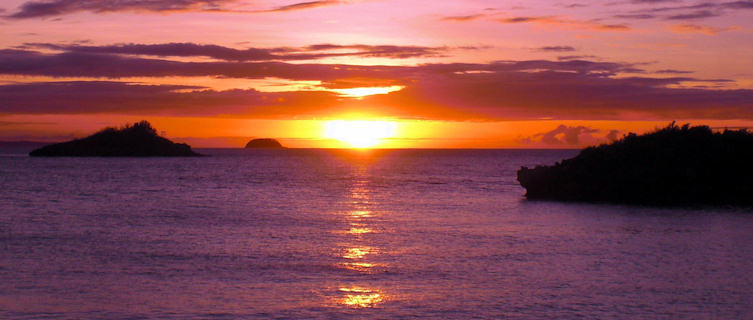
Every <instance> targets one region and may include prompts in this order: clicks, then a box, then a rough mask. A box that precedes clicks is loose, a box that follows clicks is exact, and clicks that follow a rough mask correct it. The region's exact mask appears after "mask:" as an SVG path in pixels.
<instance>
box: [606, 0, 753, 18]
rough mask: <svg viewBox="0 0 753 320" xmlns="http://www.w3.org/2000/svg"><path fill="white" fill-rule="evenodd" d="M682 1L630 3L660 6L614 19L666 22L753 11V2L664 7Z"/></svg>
mask: <svg viewBox="0 0 753 320" xmlns="http://www.w3.org/2000/svg"><path fill="white" fill-rule="evenodd" d="M673 2H678V3H682V1H662V0H654V1H652V0H636V1H632V3H636V4H646V5H653V4H658V5H661V6H659V7H648V8H643V9H639V10H633V11H630V12H625V13H619V14H616V15H614V17H616V18H622V19H654V18H657V19H658V18H661V19H666V20H698V19H706V18H712V17H718V16H723V15H727V14H729V13H731V12H736V11H739V10H746V9H748V10H749V9H753V1H751V0H745V1H728V2H723V1H715V2H712V1H705V2H699V3H696V4H690V5H686V4H678V5H674V6H667V5H664V4H665V3H673Z"/></svg>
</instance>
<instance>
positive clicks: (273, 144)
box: [246, 138, 285, 149]
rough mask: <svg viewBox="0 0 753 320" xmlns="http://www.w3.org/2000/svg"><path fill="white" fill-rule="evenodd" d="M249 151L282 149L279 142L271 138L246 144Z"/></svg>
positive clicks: (254, 140)
mask: <svg viewBox="0 0 753 320" xmlns="http://www.w3.org/2000/svg"><path fill="white" fill-rule="evenodd" d="M246 148H247V149H282V148H285V147H283V146H282V144H280V142H279V141H277V140H275V139H270V138H261V139H253V140H251V141H249V142H248V143H247V144H246Z"/></svg>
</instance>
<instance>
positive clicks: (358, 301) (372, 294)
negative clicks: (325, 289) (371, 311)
mask: <svg viewBox="0 0 753 320" xmlns="http://www.w3.org/2000/svg"><path fill="white" fill-rule="evenodd" d="M339 291H340V292H343V293H345V296H344V297H343V298H342V299H341V300H340V303H342V304H344V305H346V306H348V307H352V308H373V307H376V306H377V305H378V304H380V303H382V302H384V301H385V299H386V297H385V295H384V294H382V293H381V292H379V291H377V290H373V289H367V288H362V287H352V288H340V290H339Z"/></svg>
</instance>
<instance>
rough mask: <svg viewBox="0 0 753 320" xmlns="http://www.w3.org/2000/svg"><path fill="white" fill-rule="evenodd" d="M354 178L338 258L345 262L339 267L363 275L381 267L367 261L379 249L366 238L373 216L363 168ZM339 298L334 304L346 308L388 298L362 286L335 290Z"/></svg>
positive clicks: (346, 286) (364, 305)
mask: <svg viewBox="0 0 753 320" xmlns="http://www.w3.org/2000/svg"><path fill="white" fill-rule="evenodd" d="M355 174H356V176H357V177H356V178H354V182H353V185H352V187H351V190H350V193H351V194H350V199H349V201H350V203H349V205H350V206H351V207H353V209H352V210H350V211H348V212H346V213H344V218H345V219H346V221H347V222H348V224H349V226H350V228H349V229H347V230H346V231H345V232H343V233H342V234H344V235H345V236H346V239H344V240H345V243H344V247H343V248H342V249H341V258H342V259H343V260H345V261H343V262H342V266H343V267H344V268H345V269H347V270H351V271H355V272H358V273H360V274H362V275H368V274H370V273H372V272H373V269H374V268H375V267H384V266H383V265H379V264H377V263H375V262H373V260H371V259H370V258H372V257H374V256H375V255H378V254H379V253H380V249H379V248H378V247H376V246H374V245H373V244H370V243H369V240H368V237H367V236H368V235H369V234H372V233H374V232H375V231H374V228H372V227H371V226H370V220H371V219H372V218H374V216H375V213H374V212H372V211H371V210H369V208H370V206H371V205H373V203H371V199H370V196H369V193H370V192H371V190H370V189H369V188H368V183H369V181H368V177H367V175H366V168H365V167H364V166H361V167H358V168H357V169H356V172H355ZM337 292H338V297H337V298H335V303H337V304H340V305H343V306H346V307H348V308H374V307H377V306H378V305H380V304H382V303H384V302H385V301H387V300H388V296H387V295H386V294H385V293H384V292H383V291H382V290H381V289H379V288H373V287H370V286H368V285H366V284H364V283H358V285H353V284H347V285H342V286H340V287H339V288H338V289H337Z"/></svg>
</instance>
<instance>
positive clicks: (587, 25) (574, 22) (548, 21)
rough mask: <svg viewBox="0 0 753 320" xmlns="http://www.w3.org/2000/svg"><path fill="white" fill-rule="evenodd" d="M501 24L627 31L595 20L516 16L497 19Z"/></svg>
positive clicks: (625, 26) (618, 25)
mask: <svg viewBox="0 0 753 320" xmlns="http://www.w3.org/2000/svg"><path fill="white" fill-rule="evenodd" d="M497 21H498V22H501V23H534V24H541V25H552V26H562V27H567V28H573V29H588V30H595V31H628V30H630V27H629V26H627V25H625V24H608V23H602V22H599V21H596V20H578V19H572V18H566V17H559V16H518V17H509V18H500V19H497Z"/></svg>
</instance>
